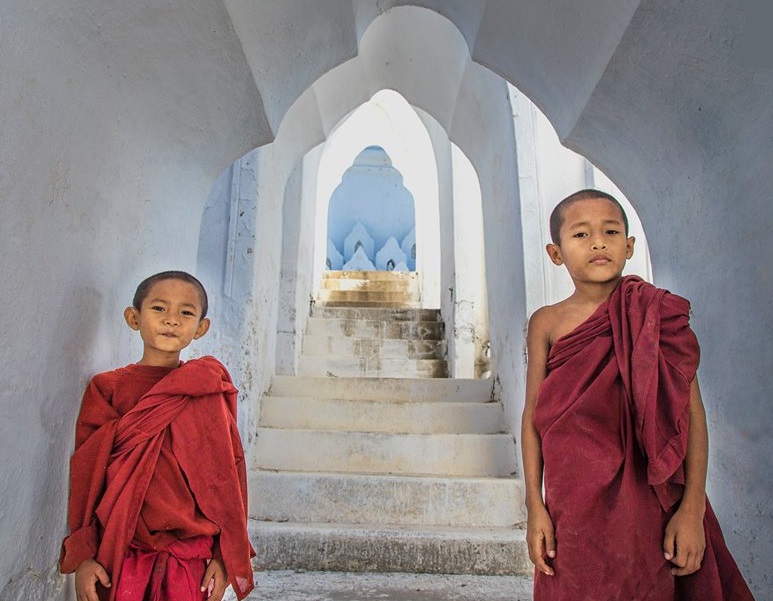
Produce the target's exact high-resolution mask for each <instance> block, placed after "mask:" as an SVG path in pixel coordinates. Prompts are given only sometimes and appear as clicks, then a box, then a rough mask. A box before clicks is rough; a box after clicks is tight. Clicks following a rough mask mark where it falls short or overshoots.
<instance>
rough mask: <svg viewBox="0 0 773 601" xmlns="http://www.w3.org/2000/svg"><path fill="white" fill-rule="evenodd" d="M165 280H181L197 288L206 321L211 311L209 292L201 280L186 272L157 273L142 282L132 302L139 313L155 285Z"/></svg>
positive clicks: (202, 317) (202, 314) (202, 316)
mask: <svg viewBox="0 0 773 601" xmlns="http://www.w3.org/2000/svg"><path fill="white" fill-rule="evenodd" d="M164 280H180V281H181V282H187V283H189V284H191V285H193V286H195V287H196V288H197V289H198V291H199V296H200V297H201V319H204V318H205V317H206V316H207V310H208V309H209V301H208V300H207V291H206V290H204V285H203V284H202V283H201V282H200V281H199V280H197V279H196V278H195V277H193V276H192V275H191V274H190V273H187V272H185V271H162V272H161V273H157V274H155V275H152V276H150V277H149V278H145V279H144V280H142V282H140V285H139V286H137V291H136V292H135V293H134V300H133V301H132V305H133V306H134V308H135V309H137V311H139V310H140V309H141V308H142V302H143V301H144V300H145V299H146V298H147V297H148V292H150V289H151V287H152V286H153V284H155V283H156V282H162V281H164Z"/></svg>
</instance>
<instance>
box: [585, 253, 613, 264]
mask: <svg viewBox="0 0 773 601" xmlns="http://www.w3.org/2000/svg"><path fill="white" fill-rule="evenodd" d="M611 261H612V259H610V258H609V257H607V256H606V255H595V256H593V257H591V259H590V261H589V262H590V263H609V262H611Z"/></svg>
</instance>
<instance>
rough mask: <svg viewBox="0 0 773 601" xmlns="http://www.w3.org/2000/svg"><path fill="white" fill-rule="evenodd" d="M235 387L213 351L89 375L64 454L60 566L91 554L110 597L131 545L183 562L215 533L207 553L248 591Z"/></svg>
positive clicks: (66, 568)
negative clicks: (169, 363)
mask: <svg viewBox="0 0 773 601" xmlns="http://www.w3.org/2000/svg"><path fill="white" fill-rule="evenodd" d="M236 393H237V391H236V389H235V388H234V386H233V384H232V382H231V378H230V376H229V374H228V372H227V370H226V368H225V367H224V366H223V365H222V364H221V363H220V362H219V361H218V360H217V359H215V358H214V357H202V358H200V359H193V360H191V361H188V362H185V363H183V364H182V365H180V366H179V367H177V368H174V369H167V368H160V367H152V366H143V365H129V366H127V367H125V368H121V369H118V370H114V371H113V372H105V373H103V374H98V375H97V376H95V377H94V378H93V379H92V381H91V382H90V384H89V387H88V388H87V390H86V393H85V394H84V399H83V404H82V407H81V412H80V415H79V417H78V424H77V427H76V448H75V453H74V454H73V456H72V459H71V461H70V505H69V512H68V521H69V528H70V535H69V536H68V537H67V538H65V540H64V542H63V544H62V554H61V558H60V569H61V571H62V572H64V573H68V572H72V571H74V570H75V569H76V568H77V567H78V565H80V563H81V562H82V561H83V560H85V559H89V558H94V559H96V561H98V562H99V563H100V564H102V565H103V566H104V567H105V569H106V570H107V572H108V574H110V576H111V579H112V584H113V585H112V587H111V588H110V589H104V588H103V587H101V586H99V585H98V586H97V590H98V593H99V595H100V599H105V600H107V599H114V598H115V595H116V591H117V590H118V586H117V584H118V583H119V582H120V578H121V570H122V565H123V561H124V557H125V556H128V554H129V550H130V548H133V549H140V550H141V551H143V552H145V551H147V552H149V553H153V552H154V551H158V550H166V551H171V553H168V554H169V555H170V556H180V557H181V558H182V560H183V561H186V560H187V559H189V558H188V557H187V554H189V553H190V548H191V546H196V545H198V543H197V542H196V541H198V542H200V541H201V540H210V541H212V540H216V542H215V543H214V545H212V547H213V548H211V549H210V551H209V556H208V557H212V556H213V553H214V555H215V556H216V557H218V558H222V561H223V563H224V565H225V569H226V571H227V573H228V577H229V583H230V584H231V585H232V586H233V588H234V591H235V593H236V595H237V597H238V598H239V599H242V598H244V597H245V596H246V595H247V594H248V593H249V592H250V590H252V588H253V573H252V566H251V562H250V559H251V557H252V556H254V550H253V549H252V546H251V544H250V542H249V539H248V535H247V477H246V468H245V463H244V452H243V450H242V445H241V440H240V438H239V432H238V429H237V426H236ZM207 537H209V538H207ZM176 541H180V543H182V544H176ZM186 541H188V543H186ZM191 541H193V542H191ZM198 546H200V545H198ZM200 552H201V550H200V549H196V550H195V553H196V554H200ZM205 560H206V558H204V559H202V561H201V563H202V565H203V563H204V561H205ZM137 565H143V564H142V563H141V562H140V563H139V564H137ZM202 574H203V571H202ZM197 589H198V587H197Z"/></svg>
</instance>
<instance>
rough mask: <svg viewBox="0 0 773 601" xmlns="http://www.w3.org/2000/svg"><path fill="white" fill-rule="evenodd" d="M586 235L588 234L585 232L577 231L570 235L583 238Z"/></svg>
mask: <svg viewBox="0 0 773 601" xmlns="http://www.w3.org/2000/svg"><path fill="white" fill-rule="evenodd" d="M587 235H588V234H586V233H585V232H577V233H576V234H575V235H574V236H572V237H573V238H585V236H587Z"/></svg>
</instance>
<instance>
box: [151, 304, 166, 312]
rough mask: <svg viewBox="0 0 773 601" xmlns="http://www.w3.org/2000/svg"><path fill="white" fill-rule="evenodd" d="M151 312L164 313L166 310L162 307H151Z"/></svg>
mask: <svg viewBox="0 0 773 601" xmlns="http://www.w3.org/2000/svg"><path fill="white" fill-rule="evenodd" d="M150 310H151V311H159V312H160V311H163V310H164V308H163V307H161V306H160V305H153V306H152V307H150Z"/></svg>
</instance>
